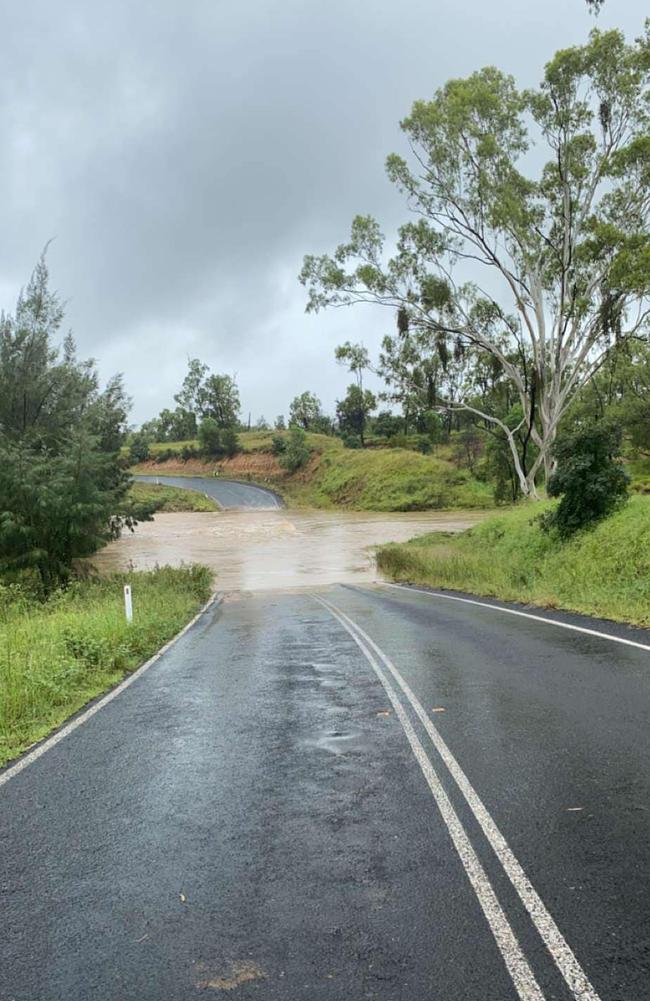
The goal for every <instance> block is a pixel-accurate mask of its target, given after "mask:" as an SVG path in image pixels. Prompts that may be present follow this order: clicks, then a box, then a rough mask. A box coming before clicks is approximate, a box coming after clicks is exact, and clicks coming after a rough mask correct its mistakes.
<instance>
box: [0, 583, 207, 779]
mask: <svg viewBox="0 0 650 1001" xmlns="http://www.w3.org/2000/svg"><path fill="white" fill-rule="evenodd" d="M219 598H220V595H219V592H218V591H215V592H214V593H213V594H212V596H211V597H210V598H209V600H208V601H206V603H205V605H204V606H203V607H202V608H201V609H200V610H199V611H198V612H197V613H196V615H195V616H194V618H192V619H190V621H189V622H188V623H187V625H185V626H183V628H182V629H181V630H180V632H178V633H176V635H175V636H172V638H171V639H170V640H167V642H166V643H165V645H164V646H161V648H160V650H158V651H157V652H156V653H155V654H154V655H153V657H150V658H149V660H147V661H145V663H144V664H141V665H140V667H138V668H137V669H136V670H135V671H134V672H133V673H132V674H127V676H126V678H124V680H123V681H120V683H119V685H116V686H115V688H111V690H110V691H109V692H107V693H106V695H104V696H103V697H102V698H100V699H99V700H98V701H97V702H94V703H93V705H91V706H90V707H89V708H88V709H86V710H85V712H81V713H80V714H79V715H78V716H75V717H74V719H72V720H70V722H69V723H65V724H64V725H63V726H62V727H61V729H60V730H57V731H56V733H53V734H52V736H51V737H46V739H45V740H44V741H43V743H42V744H38V745H37V746H36V747H35V748H34V749H33V751H27V752H26V753H25V754H24V755H23V757H22V758H19V760H18V761H17V762H16V764H15V765H10V767H9V768H6V769H5V770H4V771H3V772H0V786H3V785H4V784H5V783H6V782H9V780H10V779H13V778H14V777H15V776H16V775H18V774H19V773H20V772H22V771H23V770H24V769H25V768H27V766H28V765H31V764H33V763H34V761H37V760H38V758H40V757H42V755H43V754H45V753H46V751H50V750H51V749H52V748H53V747H56V745H57V744H59V743H60V742H61V741H62V740H63V739H64V738H65V737H67V736H69V734H71V733H72V732H73V731H74V730H76V729H77V727H80V726H82V725H83V724H84V723H87V722H88V720H89V719H90V718H91V717H92V716H94V715H95V713H98V712H99V710H100V709H103V708H104V706H107V705H108V703H109V702H112V701H113V699H116V698H117V696H118V695H121V694H122V692H123V691H124V690H125V689H126V688H128V687H129V685H132V684H133V682H134V681H137V679H138V678H139V677H141V675H143V674H144V673H145V671H148V670H149V668H150V667H152V666H153V665H154V664H155V663H156V661H158V660H160V658H161V657H162V656H163V654H165V653H167V651H168V650H169V649H170V647H172V646H174V644H175V643H177V642H178V640H179V639H180V638H181V637H182V636H184V635H185V633H186V632H188V631H189V630H190V629H191V628H192V626H194V625H195V624H196V623H197V622H198V621H199V619H200V618H201V616H202V615H204V614H205V613H206V612H207V611H208V609H210V608H211V606H212V605H213V604H218V599H219Z"/></svg>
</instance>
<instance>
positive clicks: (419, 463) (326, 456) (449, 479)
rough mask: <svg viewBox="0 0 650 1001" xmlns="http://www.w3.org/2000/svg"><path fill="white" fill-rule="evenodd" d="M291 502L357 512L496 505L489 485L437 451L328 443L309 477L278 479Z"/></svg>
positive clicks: (299, 475) (297, 476) (301, 475)
mask: <svg viewBox="0 0 650 1001" xmlns="http://www.w3.org/2000/svg"><path fill="white" fill-rule="evenodd" d="M281 490H282V491H283V492H284V493H285V495H286V496H287V498H288V499H289V500H291V501H293V502H294V503H298V504H305V505H312V506H314V507H348V508H352V509H353V510H361V511H427V510H431V509H440V508H489V507H493V506H494V501H493V497H492V490H491V489H490V487H489V485H487V484H485V483H480V482H479V481H478V480H476V479H474V478H473V477H472V476H471V475H470V473H469V472H467V470H463V469H458V468H457V467H456V466H454V465H453V464H452V463H451V462H449V461H447V460H445V459H442V458H439V457H438V456H437V455H422V454H420V453H419V452H412V451H409V450H408V449H401V448H396V449H346V448H342V447H338V448H327V449H326V450H324V451H323V453H322V456H321V458H320V461H319V462H318V464H317V465H316V467H315V468H314V469H313V472H311V474H310V475H309V476H307V477H305V476H304V474H300V473H299V474H297V475H296V476H294V477H292V478H291V479H290V480H288V481H286V482H284V483H282V484H281Z"/></svg>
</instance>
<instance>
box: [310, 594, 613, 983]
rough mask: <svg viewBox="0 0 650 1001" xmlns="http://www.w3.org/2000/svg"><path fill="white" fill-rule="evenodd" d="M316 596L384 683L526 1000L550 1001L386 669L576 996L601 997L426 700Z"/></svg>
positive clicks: (358, 631)
mask: <svg viewBox="0 0 650 1001" xmlns="http://www.w3.org/2000/svg"><path fill="white" fill-rule="evenodd" d="M314 597H315V598H316V600H317V601H318V602H320V604H321V605H324V606H325V608H327V610H328V611H329V612H330V613H331V614H332V615H333V616H334V618H335V619H337V620H338V621H339V622H340V623H341V625H342V626H343V628H344V629H346V630H347V632H348V633H349V634H350V636H351V637H352V639H353V640H354V642H355V643H356V644H357V646H358V647H359V649H360V650H361V651H362V653H363V654H364V656H365V658H366V660H367V661H368V663H369V664H370V666H371V667H372V669H373V670H374V672H375V674H376V675H377V677H378V679H379V681H380V682H381V684H382V685H383V687H384V689H385V691H386V694H387V696H388V698H389V699H390V702H391V704H392V706H393V708H394V710H395V714H396V715H397V718H398V719H399V721H400V723H401V724H402V728H403V730H404V733H405V734H406V737H407V739H408V742H409V744H410V745H411V749H412V751H413V754H414V755H415V758H416V760H417V762H418V764H419V765H420V768H421V769H422V772H423V774H424V777H425V779H426V781H427V783H428V786H429V789H430V790H431V792H432V794H433V798H434V799H435V801H436V804H437V806H438V809H439V810H440V813H441V815H442V818H443V820H444V822H445V824H446V826H447V829H448V831H449V834H450V836H451V840H452V842H453V845H454V848H455V849H456V851H457V853H458V855H459V857H460V860H461V862H462V864H463V867H464V869H465V872H466V874H467V877H468V879H469V881H470V883H471V885H472V887H473V889H474V892H475V893H476V896H477V898H478V901H479V903H480V905H481V908H482V910H483V913H484V914H485V917H486V920H487V922H488V924H489V926H490V929H491V931H492V934H493V935H494V938H495V940H496V943H497V946H498V948H499V951H500V952H501V955H502V957H503V960H504V963H505V965H506V967H507V969H508V972H509V974H510V976H511V978H512V981H513V983H514V986H515V989H516V991H517V993H518V995H519V997H520V998H521V1001H544V994H543V993H542V990H541V988H540V986H539V984H538V983H537V980H536V979H535V975H534V973H533V971H532V969H531V967H530V965H529V963H528V960H527V959H526V957H525V956H524V953H523V951H522V949H521V946H520V945H519V942H518V940H517V936H516V935H515V933H514V931H513V929H512V927H511V925H510V922H509V921H508V918H507V917H506V914H505V912H504V910H503V908H502V907H501V904H500V903H499V901H498V899H497V896H496V893H495V892H494V889H493V887H492V884H491V883H490V880H489V879H488V876H487V874H486V872H485V869H484V868H483V866H482V865H481V862H480V861H479V858H478V856H477V854H476V852H475V851H474V848H473V847H472V844H471V842H470V840H469V837H468V835H467V832H466V830H465V828H464V827H463V825H462V823H461V821H460V818H459V817H458V814H457V813H456V811H455V809H454V807H453V806H452V804H451V802H450V800H449V797H448V796H447V793H446V792H445V790H444V788H443V786H442V784H441V782H440V779H439V778H438V775H437V774H436V771H435V769H434V767H433V764H432V762H431V759H430V758H429V756H428V754H427V752H426V751H425V749H424V747H423V746H422V744H421V742H420V740H419V739H418V736H417V734H416V732H415V730H414V728H413V725H412V723H411V720H410V719H409V716H408V715H407V712H406V710H405V708H404V706H403V705H402V702H401V701H400V698H399V695H398V693H397V691H396V689H395V688H394V686H393V684H392V683H391V681H390V680H389V677H388V676H387V674H386V672H388V674H389V675H391V676H392V678H394V680H395V682H396V683H397V685H398V687H399V688H400V689H401V691H402V693H403V695H404V696H405V698H406V700H407V702H408V704H409V705H410V706H411V708H412V710H413V711H414V712H415V715H416V716H417V717H418V719H419V720H420V722H421V723H422V725H423V727H424V729H425V730H426V732H427V734H428V736H429V737H430V739H431V742H432V743H433V745H434V747H435V749H436V750H437V752H438V754H439V755H440V757H441V759H442V761H443V762H444V765H445V766H446V768H447V770H448V771H449V774H450V775H451V776H452V778H453V779H454V781H455V782H456V785H457V786H458V788H459V789H460V791H461V793H462V794H463V796H464V797H465V800H466V801H467V804H468V806H469V808H470V810H471V811H472V813H473V814H474V816H475V817H476V820H477V821H478V823H479V825H480V826H481V828H482V830H483V833H484V835H485V837H486V838H487V840H488V842H489V843H490V845H491V847H492V849H493V851H494V852H495V854H496V856H497V858H498V859H499V862H500V863H501V865H502V866H503V868H504V870H505V873H506V875H507V876H508V879H509V880H510V882H511V883H512V885H513V887H514V888H515V890H516V891H517V894H518V895H519V898H520V899H521V902H522V903H523V905H524V907H525V908H526V910H527V911H528V914H529V915H530V918H531V920H532V922H533V924H534V925H535V928H536V929H537V931H538V932H539V934H540V936H541V938H542V940H543V942H544V944H545V945H546V948H547V949H548V951H549V953H550V954H551V956H552V958H553V961H554V962H555V965H556V966H557V968H558V970H559V971H560V973H561V974H562V977H563V978H564V981H565V983H566V984H567V986H568V988H569V990H570V991H571V993H572V995H573V997H574V998H575V999H576V1001H600V997H599V995H598V994H597V993H596V991H595V990H594V988H593V987H592V985H591V983H590V982H589V979H588V977H587V974H586V973H585V972H584V970H583V969H582V967H581V966H580V963H579V962H578V960H577V959H576V957H575V955H574V954H573V952H572V950H571V948H570V946H569V945H568V943H567V941H566V939H565V938H564V936H563V935H562V933H561V931H560V929H559V928H558V926H557V925H556V923H555V921H554V919H553V918H552V916H551V914H550V913H549V912H548V910H547V909H546V907H545V905H544V902H543V901H542V899H541V897H540V896H539V894H538V893H537V891H536V889H535V888H534V886H533V885H532V883H531V882H530V880H529V879H528V877H527V876H526V873H525V872H524V870H523V869H522V867H521V865H520V864H519V862H518V861H517V859H516V858H515V856H514V854H513V852H512V850H511V849H510V847H509V845H508V843H507V841H506V839H505V838H504V837H503V835H502V834H501V832H500V830H499V828H498V827H497V825H496V823H495V822H494V820H493V819H492V817H491V816H490V814H489V813H488V811H487V809H486V808H485V806H484V804H483V802H482V801H481V799H480V797H479V795H478V793H477V792H476V791H475V789H474V788H473V786H472V784H471V782H470V781H469V779H468V778H467V776H466V775H465V773H464V771H463V770H462V768H461V767H460V765H459V764H458V762H457V761H456V758H455V757H454V755H453V754H452V752H451V751H450V749H449V747H448V746H447V744H446V743H445V741H444V740H443V738H442V736H441V734H440V733H439V732H438V730H437V729H436V727H435V726H434V725H433V723H432V721H431V719H430V717H429V716H428V715H427V713H426V712H425V710H424V708H423V706H422V703H421V702H420V700H419V699H418V698H417V696H416V695H415V694H414V692H413V691H412V690H411V688H410V687H409V686H408V684H407V683H406V681H405V680H404V678H403V677H402V675H401V674H400V672H399V671H398V670H397V668H396V667H395V665H394V664H393V662H392V661H391V660H390V659H389V658H388V657H387V656H386V654H385V653H384V652H383V651H382V650H381V649H380V648H379V647H378V646H377V644H376V643H375V642H374V640H373V639H371V637H370V636H368V634H367V633H366V632H364V630H363V629H362V628H361V626H359V625H358V624H357V623H356V622H354V621H353V620H352V619H351V618H350V617H349V616H348V615H346V614H345V612H343V611H341V609H340V608H337V607H336V605H333V604H332V603H331V602H329V601H326V600H325V599H324V598H322V597H320V596H316V595H314ZM384 668H385V670H384Z"/></svg>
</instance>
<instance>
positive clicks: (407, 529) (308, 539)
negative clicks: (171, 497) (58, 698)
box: [92, 510, 484, 591]
mask: <svg viewBox="0 0 650 1001" xmlns="http://www.w3.org/2000/svg"><path fill="white" fill-rule="evenodd" d="M481 517H484V515H482V514H481V513H480V512H473V511H470V512H433V511H431V512H424V513H409V514H392V513H391V514H375V513H372V514H369V513H366V512H341V511H316V512H314V511H309V512H301V511H287V510H275V511H222V512H219V513H214V514H213V513H209V514H194V513H193V514H186V513H182V514H159V515H156V517H155V519H154V521H151V522H144V523H142V524H140V525H138V527H137V528H136V530H135V532H134V533H133V534H131V533H129V532H127V533H126V534H125V535H124V536H123V537H122V538H121V539H119V540H118V541H116V542H112V543H111V544H110V545H108V546H107V547H106V548H105V549H103V550H102V551H101V552H100V553H98V554H97V555H96V556H95V557H93V560H92V562H93V564H94V566H96V567H97V569H98V570H100V571H111V570H123V569H127V568H128V567H134V568H135V569H138V570H142V569H147V568H151V567H154V566H155V565H156V564H160V565H163V564H171V565H173V566H178V565H179V564H181V563H204V564H207V566H209V567H211V568H212V569H213V570H215V571H216V574H217V586H218V588H219V589H220V590H222V591H263V590H275V589H285V588H295V587H310V586H321V585H324V584H333V583H362V582H368V581H373V580H377V579H378V573H377V569H376V566H375V563H374V559H373V556H372V548H373V547H374V546H377V545H380V544H381V543H384V542H403V541H405V540H406V539H411V538H412V537H413V536H414V535H421V534H423V533H424V532H433V531H444V532H454V531H462V530H463V529H465V528H468V527H469V526H470V525H473V524H475V523H476V522H477V521H479V520H480V519H481Z"/></svg>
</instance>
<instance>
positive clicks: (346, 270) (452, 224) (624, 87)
mask: <svg viewBox="0 0 650 1001" xmlns="http://www.w3.org/2000/svg"><path fill="white" fill-rule="evenodd" d="M649 78H650V27H647V28H646V31H645V34H644V35H643V36H642V37H641V38H639V39H638V40H637V41H636V42H634V43H632V44H627V43H626V41H625V38H624V37H623V35H622V34H621V32H619V31H606V32H601V31H597V30H594V31H592V33H591V35H590V38H589V41H588V42H587V44H585V45H582V46H576V47H573V48H569V49H564V50H562V51H560V52H558V53H557V54H556V55H555V56H554V57H553V59H551V61H550V62H549V63H548V65H547V66H546V69H545V73H544V77H543V80H542V82H541V85H540V86H539V87H538V88H537V89H536V90H530V91H522V90H520V89H518V88H517V86H516V84H515V81H514V80H513V78H512V77H511V76H508V75H507V74H505V73H502V72H501V71H500V70H498V69H495V68H493V67H488V68H486V69H483V70H480V71H479V72H476V73H474V74H472V75H471V76H469V77H467V78H466V79H457V80H450V81H449V82H448V83H447V84H445V86H444V87H442V88H441V89H440V90H438V91H437V93H436V94H435V95H434V97H433V98H432V99H431V100H428V101H418V102H416V103H415V104H414V106H413V109H412V111H411V114H410V115H409V116H408V117H407V118H406V119H405V120H404V121H403V122H402V129H403V131H404V133H405V135H406V137H407V140H408V145H409V148H410V154H409V156H408V157H407V158H403V157H401V156H397V155H392V156H390V157H389V158H388V161H387V172H388V176H389V178H390V179H391V180H392V181H393V182H394V183H395V184H396V185H397V186H398V188H399V189H400V190H401V191H402V192H403V194H404V196H405V198H406V201H407V204H408V207H409V209H410V210H411V212H412V214H413V215H414V217H415V218H414V219H413V220H412V221H409V222H407V223H406V224H405V225H404V226H402V227H401V229H400V230H399V234H398V238H397V243H396V246H395V249H394V251H393V253H392V255H390V253H387V249H386V247H385V240H384V237H383V235H382V232H381V229H380V226H379V224H378V223H377V222H376V221H375V220H374V219H373V218H371V217H368V216H358V217H357V218H356V219H355V220H354V222H353V224H352V233H351V237H350V239H349V241H348V242H346V243H343V244H341V245H340V246H339V247H338V248H337V249H336V251H335V252H334V254H333V255H331V256H329V255H325V256H308V257H306V258H305V261H304V266H303V269H302V272H301V276H300V278H301V281H302V283H303V284H304V285H306V286H307V288H308V290H309V299H308V306H307V308H308V310H319V309H321V308H322V307H325V306H329V305H337V306H340V305H345V304H351V303H358V302H370V303H376V304H380V305H383V306H385V307H388V308H389V309H390V310H392V311H393V312H394V313H395V314H396V317H397V327H398V333H399V334H400V335H401V336H405V337H406V336H408V335H409V334H410V333H412V332H413V331H415V332H416V333H417V338H418V339H419V341H420V342H425V344H427V343H428V344H431V345H432V346H435V345H441V346H442V345H444V350H445V353H446V354H447V355H449V354H450V352H453V351H454V350H455V349H456V347H457V346H462V345H465V346H466V347H468V348H470V349H471V350H472V351H478V352H480V353H481V354H482V355H484V354H487V355H489V356H490V357H491V358H492V359H493V362H494V365H495V366H497V367H498V369H499V371H500V372H501V373H502V376H501V377H502V379H504V380H507V381H508V383H509V384H510V385H511V387H512V392H513V393H514V394H515V396H516V398H517V401H518V405H519V418H518V421H517V423H516V424H512V422H508V421H505V420H504V419H503V417H502V416H499V414H498V413H496V412H492V411H490V410H489V409H483V407H482V406H481V404H480V402H478V403H477V401H476V399H475V393H474V383H473V373H472V371H471V366H468V367H467V373H468V381H467V384H466V385H464V386H463V385H462V384H461V385H459V386H458V387H457V396H456V398H455V400H454V401H443V403H444V402H446V403H447V404H448V405H449V406H451V407H462V408H464V409H465V410H468V411H471V412H472V413H473V414H474V415H475V416H477V417H478V418H479V419H481V420H483V421H485V422H488V423H490V424H492V426H494V427H496V428H499V430H500V433H501V434H503V436H504V438H505V440H506V441H507V443H508V447H509V449H510V452H511V455H512V462H513V466H514V469H515V472H516V476H517V481H518V483H519V487H520V490H521V492H522V493H523V494H525V495H526V496H529V497H537V496H538V489H537V482H538V480H539V477H540V475H541V472H542V471H544V473H545V474H546V477H547V478H548V477H549V476H550V475H551V472H552V470H553V462H554V444H555V439H556V436H557V433H558V428H559V425H560V421H561V420H562V418H563V416H564V415H565V413H566V411H567V409H568V407H569V406H570V404H571V402H572V401H573V399H574V398H575V396H576V394H577V393H578V392H579V391H580V390H581V388H582V387H583V386H584V385H585V384H586V383H588V382H589V380H590V379H591V377H592V376H593V374H594V373H595V372H597V371H598V369H599V367H600V366H601V365H602V364H603V363H604V361H605V360H606V359H607V357H608V354H609V353H610V351H611V350H612V348H613V347H614V346H616V345H618V344H620V343H621V342H623V341H625V340H626V339H628V338H633V337H637V336H640V335H643V334H645V333H646V332H647V330H648V299H647V296H648V290H649V284H650V236H649V233H648V222H649V216H650V121H649V96H650V91H649V87H648V83H649ZM538 164H539V165H540V167H539V169H536V166H537V165H538ZM461 374H462V370H461ZM522 435H523V438H524V439H525V440H526V441H528V440H530V441H531V443H532V446H533V448H534V451H535V457H534V460H533V461H532V462H531V463H529V464H523V463H522V458H521V445H520V442H521V439H522ZM529 454H530V452H529Z"/></svg>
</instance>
